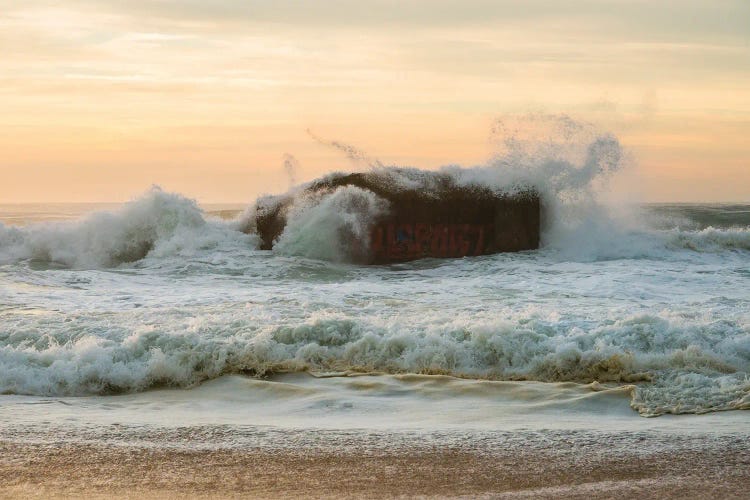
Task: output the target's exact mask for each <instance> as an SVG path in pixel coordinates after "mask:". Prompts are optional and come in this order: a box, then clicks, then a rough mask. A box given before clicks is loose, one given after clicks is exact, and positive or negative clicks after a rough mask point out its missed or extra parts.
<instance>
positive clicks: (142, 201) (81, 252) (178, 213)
mask: <svg viewBox="0 0 750 500" xmlns="http://www.w3.org/2000/svg"><path fill="white" fill-rule="evenodd" d="M240 239H244V240H248V241H249V240H251V239H252V238H250V237H245V236H243V235H240V234H239V233H237V232H236V231H234V230H230V229H229V228H228V227H226V225H224V224H221V223H219V222H218V221H207V220H206V218H205V216H204V213H203V211H202V210H201V209H200V208H198V206H197V204H196V203H195V202H194V201H193V200H189V199H187V198H184V197H182V196H180V195H177V194H172V193H166V192H164V191H162V190H161V189H159V188H153V189H151V190H150V191H148V192H147V193H146V194H144V195H143V196H141V197H140V198H138V199H136V200H134V201H132V202H130V203H128V204H126V205H125V206H124V207H123V208H122V209H120V210H117V211H113V212H95V213H93V214H91V215H88V216H86V217H84V218H82V219H80V220H77V221H66V222H57V223H42V224H35V225H31V226H26V227H8V226H4V225H0V263H3V262H14V261H18V260H26V259H32V260H38V261H43V262H51V263H58V264H63V265H66V266H71V267H77V268H98V267H110V266H115V265H118V264H122V263H125V262H133V261H137V260H140V259H143V258H144V257H146V256H147V255H148V256H152V257H155V258H159V257H167V256H174V255H178V254H182V255H189V254H194V253H195V252H197V251H200V250H207V249H211V248H216V247H218V246H220V245H222V244H223V243H228V242H230V241H231V242H236V241H238V240H240Z"/></svg>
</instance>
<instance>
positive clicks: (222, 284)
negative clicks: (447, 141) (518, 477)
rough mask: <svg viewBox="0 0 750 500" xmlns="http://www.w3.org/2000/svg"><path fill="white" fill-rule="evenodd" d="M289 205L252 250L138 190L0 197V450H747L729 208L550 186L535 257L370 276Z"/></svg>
mask: <svg viewBox="0 0 750 500" xmlns="http://www.w3.org/2000/svg"><path fill="white" fill-rule="evenodd" d="M342 193H343V194H342ZM559 193H560V191H558V194H559ZM350 194H351V193H349V194H346V193H344V192H343V191H342V192H339V191H337V192H336V193H333V194H331V195H329V196H331V197H336V196H349V195H350ZM355 195H356V193H355ZM329 201H330V200H329ZM300 206H301V207H302V208H299V209H296V212H294V215H293V216H292V219H291V221H290V224H289V226H288V227H289V228H290V229H289V231H287V232H286V233H284V234H283V235H282V236H281V239H280V244H279V245H278V247H277V248H276V249H274V250H270V251H264V250H259V249H258V237H257V236H256V235H255V234H253V233H252V230H251V228H250V230H248V227H249V226H248V223H247V221H248V217H250V216H251V215H252V214H253V209H252V208H251V209H249V210H248V209H247V207H245V206H242V205H223V206H205V207H201V206H199V205H198V204H197V203H196V202H195V201H193V200H190V199H188V198H186V197H184V196H182V195H180V194H177V193H168V192H165V191H162V190H160V189H158V188H154V189H152V190H150V191H148V192H146V193H145V194H143V195H142V196H140V197H138V198H136V199H134V200H133V201H131V202H128V203H125V204H107V205H85V204H78V205H66V204H36V205H33V204H31V205H29V204H27V205H0V221H1V222H2V225H0V437H2V441H3V442H4V443H6V444H7V443H16V444H18V443H25V444H27V445H29V446H30V445H32V444H33V445H39V444H40V443H42V444H45V443H46V444H45V446H48V445H50V444H51V443H52V444H54V443H57V444H60V443H68V444H69V443H79V444H80V443H88V444H91V443H99V444H102V443H106V444H107V445H108V446H109V445H112V443H115V444H116V445H117V446H135V445H137V446H146V447H152V448H154V449H174V448H179V449H182V448H186V449H194V450H205V449H211V450H216V449H222V450H235V449H238V448H242V449H245V448H247V449H250V448H252V449H254V450H258V449H270V450H279V449H283V450H289V449H296V448H298V447H303V448H304V447H307V448H311V447H312V448H316V449H318V448H320V447H322V448H326V447H329V448H330V447H332V448H331V449H337V450H340V449H342V448H346V449H351V448H352V447H354V448H356V449H360V450H365V451H366V450H370V451H372V452H373V453H376V452H377V450H378V449H381V448H382V447H391V448H393V449H398V448H399V447H401V446H406V447H407V448H409V449H410V450H414V449H422V448H424V447H428V448H429V449H431V450H433V451H434V450H435V449H442V448H445V447H447V448H451V449H453V448H452V447H456V446H458V447H466V446H469V447H471V448H472V449H473V450H475V451H476V449H479V448H481V449H483V450H485V451H487V450H495V451H497V450H499V449H503V450H505V452H507V453H510V454H511V455H512V454H513V453H521V451H523V450H527V449H536V450H537V451H538V452H539V453H543V452H545V450H548V448H549V447H552V448H555V449H565V448H566V447H569V446H577V447H581V446H583V447H585V446H594V445H593V444H592V443H594V444H596V446H594V451H591V450H589V451H588V452H587V453H594V452H596V453H600V454H602V456H605V455H606V456H609V455H607V453H608V450H610V451H611V450H614V449H615V448H617V447H618V446H620V447H621V448H623V449H622V450H620V451H619V452H618V453H622V454H623V456H626V455H627V456H631V457H634V456H640V457H642V456H643V454H648V453H653V454H657V453H659V452H660V451H659V450H662V451H663V450H665V449H666V450H671V451H672V452H674V453H677V454H680V453H686V450H687V449H692V450H694V446H696V445H695V443H700V444H699V447H706V449H709V448H710V449H712V450H713V449H715V450H718V451H721V452H722V453H730V456H732V457H735V458H736V457H737V456H742V457H745V458H747V456H746V455H747V453H746V450H745V446H744V444H743V443H746V440H747V438H748V429H750V426H748V424H750V412H745V411H742V410H747V409H750V292H748V285H750V205H747V204H631V205H627V206H623V205H622V204H618V205H608V204H606V203H603V202H599V201H596V200H595V199H591V198H589V197H586V196H583V197H581V196H577V197H570V196H568V197H567V198H565V197H558V198H556V200H553V201H550V200H549V199H548V200H547V201H546V202H545V205H544V210H543V217H544V220H543V232H542V246H541V248H540V249H538V250H534V251H526V252H519V253H503V254H496V255H490V256H482V257H468V258H460V259H423V260H418V261H414V262H408V263H399V264H392V265H378V266H360V265H354V264H351V263H348V262H347V261H346V252H345V251H343V250H342V249H343V248H344V247H345V241H344V242H342V241H338V240H337V239H336V234H337V231H340V230H341V228H342V227H344V226H347V225H349V226H352V225H356V227H360V226H362V225H363V224H365V225H366V223H367V220H366V219H367V217H368V214H366V213H365V214H364V215H363V214H362V213H358V214H357V215H356V216H352V215H351V214H348V213H346V212H345V210H344V211H342V208H341V207H342V206H343V207H345V206H347V205H346V204H345V203H344V204H341V203H329V202H320V201H318V202H310V200H305V202H304V203H303V204H301V205H300ZM311 214H312V215H311ZM295 217H296V219H295ZM363 217H364V219H363ZM250 226H251V225H250ZM347 227H348V226H347ZM352 227H354V226H352ZM240 229H244V230H245V231H247V232H243V231H241V230H240ZM347 234H352V233H351V231H349V232H348V233H347ZM643 417H658V418H643ZM622 436H626V438H623V437H622ZM621 439H625V441H619V440H621ZM696 440H697V441H696ZM467 443H468V444H467ZM471 443H473V444H471ZM571 443H572V444H571ZM587 443H588V444H587ZM618 443H619V444H618ZM665 443H667V444H665ZM670 443H671V444H670ZM243 447H244V448H243ZM477 447H478V448H477ZM528 447H531V448H528ZM560 447H562V448H560ZM613 447H614V448H613ZM45 450H46V448H45ZM373 450H374V451H373ZM623 450H624V451H623ZM732 450H734V451H732ZM741 450H745V451H741ZM718 451H717V452H718ZM487 452H488V453H490V451H487ZM492 452H493V453H494V451H492ZM34 453H37V452H34ZM39 453H41V452H39ZM45 453H47V451H45ZM274 453H275V452H274ZM368 453H369V452H368ZM613 453H614V451H613ZM628 453H629V454H630V455H628ZM732 453H735V454H734V455H732ZM737 453H739V454H740V455H737ZM743 453H744V455H742V454H743ZM376 454H377V453H376ZM35 456H36V455H35ZM535 456H538V455H535ZM591 456H593V455H591ZM556 460H562V459H561V458H560V456H557V459H556ZM706 460H708V462H710V463H711V464H713V465H712V466H713V467H714V468H715V467H718V466H719V465H717V464H719V462H712V461H711V460H709V459H706ZM743 460H744V459H743ZM708 462H707V463H708ZM735 462H736V460H734V462H732V461H731V460H730V461H728V462H726V463H729V464H734V465H733V466H736V463H735ZM696 463H697V462H696ZM540 467H541V466H540ZM719 473H722V474H723V473H724V472H721V471H719V472H717V474H719ZM639 484H640V483H639ZM665 484H666V483H665ZM628 485H629V486H628V487H631V486H632V484H631V483H628ZM576 491H578V490H576ZM627 491H631V490H627ZM579 493H580V491H579Z"/></svg>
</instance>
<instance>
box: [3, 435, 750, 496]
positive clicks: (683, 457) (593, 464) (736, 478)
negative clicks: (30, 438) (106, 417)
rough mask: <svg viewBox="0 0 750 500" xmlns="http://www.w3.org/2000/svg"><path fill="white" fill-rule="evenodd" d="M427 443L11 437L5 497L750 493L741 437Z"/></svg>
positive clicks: (381, 438) (748, 459) (496, 438)
mask: <svg viewBox="0 0 750 500" xmlns="http://www.w3.org/2000/svg"><path fill="white" fill-rule="evenodd" d="M310 433H312V434H316V433H315V432H312V431H308V432H307V433H306V434H310ZM465 437H469V436H465ZM308 438H309V439H308ZM418 439H419V438H418V436H417V437H414V436H412V437H409V438H407V439H405V440H404V439H403V436H402V437H399V436H395V435H392V436H390V437H389V436H388V435H368V436H367V437H365V438H362V439H359V438H355V439H352V437H351V436H349V437H347V438H346V439H341V438H340V437H335V436H334V437H333V438H331V436H326V435H323V436H322V437H321V436H318V437H315V436H309V435H308V436H307V437H306V438H305V439H303V440H302V441H301V442H299V446H296V447H295V446H294V445H293V443H294V442H295V441H297V439H296V438H294V437H288V436H287V437H286V438H282V439H281V441H282V442H283V443H282V446H279V447H274V446H268V444H267V443H266V444H263V445H261V446H258V447H255V448H253V447H242V448H241V449H190V448H184V447H183V448H180V447H177V448H172V447H169V446H167V447H164V446H163V444H162V445H159V446H154V445H153V443H151V444H148V443H141V444H138V445H122V444H118V445H110V444H105V443H101V442H93V443H92V442H89V443H85V442H54V441H50V442H44V443H40V442H37V443H33V442H24V441H26V440H25V439H24V440H21V441H18V440H3V441H0V497H3V498H50V497H52V498H73V497H86V498H108V497H112V496H116V497H120V498H240V497H243V498H247V497H260V498H299V497H306V498H344V497H364V498H389V497H399V496H402V497H403V496H406V497H427V498H438V497H472V498H476V497H491V498H538V497H549V498H609V497H619V498H622V497H636V496H637V497H639V498H708V497H714V498H750V450H748V446H747V444H746V440H745V439H743V438H742V436H733V437H721V438H718V439H717V438H715V437H714V438H712V437H710V436H704V437H695V436H694V437H690V438H684V439H679V440H678V441H676V442H675V441H674V440H673V438H672V437H668V436H667V437H664V436H662V437H659V436H648V435H644V434H637V435H636V434H634V435H618V434H612V435H611V436H607V435H601V434H587V433H574V434H569V433H567V434H566V433H562V434H555V433H544V432H541V433H539V432H535V433H526V434H522V435H520V436H515V437H513V438H509V437H508V435H476V436H474V439H468V440H463V443H459V442H453V443H447V441H446V440H445V439H438V440H434V439H427V440H424V442H423V443H422V444H419V443H418V442H417V441H416V440H418ZM313 441H314V442H315V444H312V443H313ZM441 441H442V443H443V444H440V443H441ZM446 443H447V444H446ZM290 445H291V446H290Z"/></svg>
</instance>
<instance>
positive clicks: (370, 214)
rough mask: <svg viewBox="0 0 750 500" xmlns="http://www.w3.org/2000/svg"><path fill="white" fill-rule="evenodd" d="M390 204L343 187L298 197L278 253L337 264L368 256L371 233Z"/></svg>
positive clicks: (280, 238) (371, 195)
mask: <svg viewBox="0 0 750 500" xmlns="http://www.w3.org/2000/svg"><path fill="white" fill-rule="evenodd" d="M387 210H388V203H387V202H386V201H385V200H383V199H382V198H379V197H378V196H377V195H375V193H373V192H372V191H368V190H366V189H360V188H358V187H355V186H343V187H339V188H337V189H336V190H334V191H333V192H332V193H323V194H317V195H316V194H308V195H302V194H301V195H299V196H297V197H296V198H295V199H294V203H293V204H292V205H291V206H290V207H289V209H288V212H287V214H286V217H287V224H286V227H285V228H284V231H283V233H282V234H281V236H280V237H279V240H278V242H276V244H275V245H274V249H275V251H277V252H279V253H281V254H287V255H301V256H304V257H311V258H316V259H324V260H329V261H334V262H353V261H356V260H357V257H358V256H361V255H365V254H366V249H367V248H368V247H369V245H370V230H371V227H372V225H373V224H374V223H375V220H376V218H377V217H378V216H380V215H382V214H384V213H386V212H387Z"/></svg>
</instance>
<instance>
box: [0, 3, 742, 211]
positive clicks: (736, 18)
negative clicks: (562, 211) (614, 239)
mask: <svg viewBox="0 0 750 500" xmlns="http://www.w3.org/2000/svg"><path fill="white" fill-rule="evenodd" d="M0 111H1V113H0V152H1V153H2V157H0V202H6V203H10V202H24V201H35V202H38V201H48V202H52V201H55V202H57V201H123V200H127V199H129V198H132V197H133V196H136V195H137V194H138V193H140V192H143V191H145V190H146V189H148V187H149V186H151V185H152V184H159V185H161V186H162V187H163V188H165V189H168V190H171V191H179V192H181V193H184V194H186V195H188V196H190V197H194V198H197V199H198V200H200V201H203V202H227V201H237V202H240V201H248V200H251V199H254V197H255V196H256V195H258V194H261V193H266V192H277V191H280V190H285V189H286V187H287V184H288V182H289V180H288V176H287V174H286V172H285V169H284V157H285V154H293V155H294V156H295V157H296V158H297V160H298V161H299V170H298V171H297V172H296V178H297V180H298V181H304V180H309V179H312V178H314V177H316V176H318V175H321V174H323V173H326V172H328V171H331V170H346V169H347V168H350V165H348V163H347V160H346V158H344V157H342V155H340V154H339V153H338V152H336V151H334V150H332V149H331V148H326V147H324V146H321V145H320V144H319V143H317V142H316V141H314V140H313V139H312V138H311V136H310V135H309V134H308V132H307V130H308V129H309V130H312V131H313V132H314V134H316V135H318V136H321V137H325V138H328V139H331V140H340V141H343V142H346V143H349V144H354V145H356V146H357V147H358V148H360V149H362V150H364V151H367V152H368V154H370V155H372V156H373V157H377V158H378V159H380V160H381V161H382V162H383V163H388V164H391V163H393V164H399V165H411V166H417V167H420V168H437V167H439V166H441V165H444V164H449V163H460V164H463V165H472V164H477V163H481V162H483V161H484V160H485V159H486V158H488V157H489V156H490V155H491V154H492V152H493V145H492V140H491V139H490V130H491V128H492V123H493V122H494V121H495V120H496V119H497V118H498V117H501V118H502V117H504V116H508V115H514V114H523V113H528V112H542V113H555V114H557V113H567V114H569V115H571V116H574V117H577V118H578V119H581V120H586V121H591V122H595V123H597V124H598V125H600V126H601V127H603V128H606V129H608V130H611V131H613V132H614V133H615V134H616V135H617V136H618V137H619V138H620V140H621V141H622V143H623V144H624V145H625V146H626V147H627V148H628V150H629V151H630V152H631V153H632V155H633V157H634V158H635V161H634V164H633V166H632V167H631V168H632V169H633V170H632V172H631V173H630V183H631V185H633V186H635V187H636V188H637V190H638V192H637V193H634V195H633V196H637V197H638V198H639V199H642V200H645V201H750V1H748V0H679V1H678V0H674V1H672V0H662V1H658V0H575V1H558V0H513V1H506V0H410V1H409V0H360V1H354V0H350V1H343V0H297V1H291V0H273V1H272V0H267V1H260V0H210V1H209V0H150V1H147V0H62V1H53V0H24V1H19V0H0ZM633 179H635V181H633Z"/></svg>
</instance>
